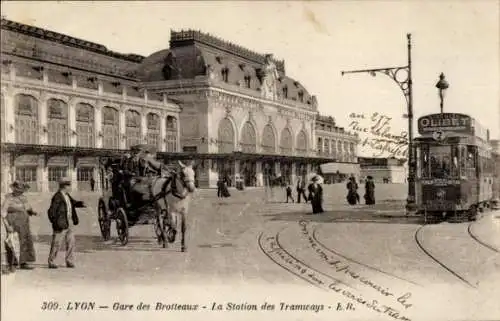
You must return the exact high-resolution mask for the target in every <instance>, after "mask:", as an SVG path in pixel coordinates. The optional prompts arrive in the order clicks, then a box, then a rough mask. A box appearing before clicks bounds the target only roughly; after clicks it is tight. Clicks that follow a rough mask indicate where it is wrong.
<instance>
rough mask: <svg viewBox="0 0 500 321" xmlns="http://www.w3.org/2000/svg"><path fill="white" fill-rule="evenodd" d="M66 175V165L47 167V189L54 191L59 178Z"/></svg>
mask: <svg viewBox="0 0 500 321" xmlns="http://www.w3.org/2000/svg"><path fill="white" fill-rule="evenodd" d="M67 175H68V167H66V166H53V167H49V190H50V191H56V190H57V189H58V188H59V180H60V179H61V178H63V177H66V176H67Z"/></svg>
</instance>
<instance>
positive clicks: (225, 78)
mask: <svg viewBox="0 0 500 321" xmlns="http://www.w3.org/2000/svg"><path fill="white" fill-rule="evenodd" d="M221 75H222V80H223V81H224V82H229V68H227V67H225V68H222V70H221Z"/></svg>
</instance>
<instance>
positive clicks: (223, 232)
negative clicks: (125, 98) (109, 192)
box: [2, 184, 500, 320]
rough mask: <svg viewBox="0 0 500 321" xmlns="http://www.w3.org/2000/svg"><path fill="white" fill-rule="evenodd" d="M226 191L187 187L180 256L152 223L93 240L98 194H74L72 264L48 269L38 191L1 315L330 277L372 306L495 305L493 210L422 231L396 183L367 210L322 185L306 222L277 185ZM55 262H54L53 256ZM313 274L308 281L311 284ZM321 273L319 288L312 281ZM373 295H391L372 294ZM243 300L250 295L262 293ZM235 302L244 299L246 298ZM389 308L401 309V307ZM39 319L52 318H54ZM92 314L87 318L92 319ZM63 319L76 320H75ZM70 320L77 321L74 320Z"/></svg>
mask: <svg viewBox="0 0 500 321" xmlns="http://www.w3.org/2000/svg"><path fill="white" fill-rule="evenodd" d="M231 192H232V197H231V198H228V199H217V198H216V196H215V191H214V190H200V191H198V192H197V194H196V195H195V198H194V199H193V205H192V207H191V210H190V215H189V219H188V232H187V233H188V243H187V244H188V251H187V252H186V253H181V252H180V251H179V245H178V244H174V245H171V246H170V247H169V248H166V249H163V248H161V246H160V245H158V244H157V242H156V239H155V237H154V230H153V226H152V225H141V226H135V227H132V228H131V229H130V241H129V244H128V245H126V246H121V245H119V244H118V243H117V242H115V241H114V237H115V236H116V231H115V229H114V224H113V229H112V240H111V241H108V242H103V241H102V239H101V236H100V231H99V226H98V222H97V213H96V212H97V209H96V204H97V199H98V196H99V195H97V194H90V193H87V194H83V193H82V194H80V195H77V194H75V197H76V198H80V199H82V200H84V201H85V203H86V204H87V206H88V207H87V208H86V209H84V210H82V211H81V212H80V218H81V223H80V225H79V226H78V227H77V229H76V231H77V232H76V233H77V260H76V263H77V267H76V269H66V268H60V269H58V270H49V269H47V266H46V260H47V256H48V251H49V244H50V237H51V230H50V227H49V224H48V220H47V218H46V209H47V208H48V204H49V202H50V199H49V196H47V197H46V196H40V195H37V196H34V195H33V196H30V199H31V201H32V202H33V204H34V207H35V208H36V209H37V210H38V212H39V213H40V216H39V217H36V218H34V219H32V231H33V234H34V235H35V239H36V250H37V264H36V269H35V270H34V271H18V272H16V274H15V275H7V276H2V286H3V287H4V291H2V293H7V295H8V297H9V299H8V300H7V301H4V302H6V304H7V306H6V309H5V310H4V311H5V312H6V313H10V312H12V311H10V310H9V308H8V306H11V303H12V304H16V303H18V304H19V300H21V301H22V300H28V301H29V302H31V303H30V304H35V307H36V305H40V304H41V302H42V300H50V299H51V298H54V299H55V298H58V299H59V300H61V298H62V297H63V296H64V293H66V291H70V292H72V293H81V295H82V298H81V299H82V300H89V298H92V300H93V301H95V300H96V298H95V297H94V296H93V294H92V293H94V295H97V296H99V295H102V296H103V297H104V298H106V300H107V301H109V300H110V298H109V295H108V296H104V294H105V293H108V294H109V293H111V292H112V293H118V296H117V297H116V300H117V301H120V302H121V301H123V300H125V299H126V298H128V297H130V298H132V297H135V296H137V291H138V290H137V289H139V288H141V289H142V288H150V287H154V288H152V289H155V290H152V292H151V293H153V292H154V291H158V289H165V290H164V293H166V295H170V296H171V294H172V293H175V294H176V297H178V298H180V300H183V301H186V300H187V299H192V300H194V298H195V297H197V296H203V295H204V294H203V293H205V292H206V291H208V292H210V291H212V290H209V289H214V288H217V289H219V291H220V295H222V294H223V293H225V292H224V291H231V290H228V289H233V290H232V291H231V292H233V291H234V290H236V289H237V291H238V292H239V293H244V292H245V291H246V289H254V288H262V289H268V290H269V291H271V292H269V296H271V293H273V296H274V295H276V294H275V292H279V291H280V289H282V288H283V289H286V288H297V289H301V290H300V291H305V292H304V293H307V291H313V292H311V293H314V294H311V295H313V296H310V297H311V298H312V297H316V296H317V295H318V294H320V293H321V292H319V293H317V292H314V291H315V290H314V288H313V287H311V286H307V285H311V284H313V283H314V282H316V284H313V285H315V287H317V288H322V287H324V286H325V285H326V284H327V283H325V282H327V281H324V280H330V281H329V282H331V280H337V281H338V282H340V283H339V284H344V285H345V286H347V287H349V288H351V289H352V290H353V291H358V293H359V295H362V296H363V297H365V298H366V299H370V298H371V299H372V300H378V302H380V303H383V302H386V301H387V300H388V298H387V297H392V296H394V297H400V296H402V295H404V294H405V293H412V298H411V301H412V303H411V304H412V305H417V304H418V302H423V303H421V304H424V305H426V306H427V305H428V304H429V302H432V301H429V298H430V296H432V297H433V300H434V303H436V304H437V302H440V303H441V304H451V303H452V302H456V300H462V301H460V302H463V303H470V304H462V306H463V308H458V309H457V311H458V312H457V313H464V315H473V316H483V317H486V318H492V317H494V316H499V314H495V315H492V314H491V313H495V312H496V313H498V310H496V311H494V310H493V306H494V305H491V306H490V305H488V303H487V302H486V301H487V299H488V298H493V297H494V295H495V294H498V288H499V287H498V281H497V280H498V279H500V278H495V275H497V276H498V272H499V271H500V265H499V258H498V250H499V249H500V242H499V240H498V239H499V235H500V224H499V222H500V220H499V218H498V215H499V214H498V213H496V214H495V213H494V212H493V213H492V212H490V213H487V214H486V215H484V217H483V218H481V219H480V220H478V221H476V222H474V223H472V224H469V223H460V224H455V223H440V224H435V225H426V226H423V227H422V225H421V224H420V223H421V222H420V220H419V219H418V218H417V217H405V215H404V212H403V208H404V201H403V198H404V195H405V188H404V187H403V186H400V185H389V184H387V185H385V184H384V185H380V186H379V187H378V189H377V193H378V194H377V201H378V203H377V205H376V206H373V207H368V206H365V205H357V206H353V207H349V206H347V205H344V203H345V202H344V197H345V195H344V186H343V185H334V186H327V187H326V188H325V193H326V197H325V198H326V201H325V210H326V212H325V213H323V214H321V215H311V214H310V212H311V209H310V206H309V205H306V204H294V203H288V204H287V203H283V201H282V199H283V198H284V195H283V194H284V192H283V191H282V190H279V191H278V190H276V191H275V195H274V199H273V200H274V201H273V202H266V201H265V199H266V197H265V194H264V191H263V190H261V189H248V190H246V191H243V192H240V191H236V190H233V191H231ZM285 256H286V258H285ZM59 263H60V264H61V265H63V263H64V261H63V255H62V254H61V255H60V258H59ZM299 266H300V268H299ZM295 268H297V270H294V269H295ZM299 269H302V270H308V269H310V270H311V271H314V272H312V273H313V274H314V275H315V277H313V276H311V277H309V276H306V277H304V275H305V274H308V273H305V274H304V272H300V271H299ZM297 271H299V272H297ZM309 274H311V273H309ZM311 275H312V274H311ZM354 275H358V276H357V277H355V276H354ZM315 278H318V279H317V280H316V281H314V279H315ZM321 278H324V280H323V281H321V282H323V283H321V282H320V281H318V280H320V279H321ZM362 279H363V280H370V281H369V282H370V284H372V285H371V287H370V286H367V285H366V284H367V282H368V281H366V282H365V284H361V283H360V282H359V281H358V280H362ZM495 282H496V283H495ZM308 283H309V284H308ZM375 284H378V286H379V287H377V286H375ZM495 284H497V287H495ZM103 286H104V287H103ZM190 286H191V287H192V286H196V288H197V290H196V291H195V292H193V291H192V290H190V292H189V293H191V294H189V295H187V296H186V295H184V294H182V295H181V294H179V293H185V292H182V291H180V290H174V289H180V288H185V287H190ZM35 288H36V289H39V290H38V291H39V293H41V291H45V293H46V296H47V297H46V299H43V298H40V296H39V295H38V297H37V299H31V298H30V299H28V298H29V294H30V293H31V292H32V291H34V289H35ZM56 289H57V290H56ZM89 289H93V290H89ZM377 289H378V290H377ZM424 289H425V291H424ZM427 289H429V290H430V289H432V291H427ZM439 289H441V290H442V291H440V290H439ZM443 289H444V290H443ZM323 290H325V288H323ZM326 290H328V289H326ZM93 291H96V292H93ZM179 291H180V292H179ZM266 291H267V290H266ZM384 291H386V292H390V293H393V295H391V296H388V295H385V298H384V295H383V292H384ZM97 292H99V294H97ZM142 292H143V291H142V290H141V295H142ZM251 293H253V294H254V295H257V297H258V294H259V293H262V292H255V291H253V290H252V291H251ZM381 293H382V295H381ZM431 293H432V294H431ZM205 294H206V293H205ZM478 294H480V295H478ZM241 295H242V297H243V294H241ZM457 295H458V296H457ZM211 296H212V297H213V299H214V300H215V299H216V297H217V295H214V294H213V293H212V294H211ZM332 296H333V297H335V300H344V299H345V298H342V297H341V296H340V294H334V293H332V294H330V297H332ZM337 296H338V297H337ZM434 296H435V298H434ZM72 297H74V295H72ZM244 297H245V300H247V301H248V300H249V299H248V295H247V296H244ZM317 297H318V298H321V295H319V296H317ZM85 298H86V299H85ZM3 299H5V298H3ZM393 299H394V298H393ZM33 300H35V301H33ZM111 300H112V301H113V300H114V299H111ZM259 300H263V298H262V297H261V298H260V299H259ZM443 300H444V301H443ZM28 301H26V302H28ZM393 301H394V300H393ZM408 301H410V299H408ZM342 302H343V301H342ZM394 302H395V301H394ZM394 302H392V303H394ZM109 304H112V302H109ZM207 304H208V303H207ZM387 304H390V303H389V302H387ZM396 305H397V307H398V308H401V307H402V304H401V302H399V303H396ZM29 306H30V309H31V308H32V306H31V305H29ZM358 310H362V307H361V306H360V307H359V309H358ZM403 310H405V309H403ZM406 310H407V311H406V312H409V313H410V312H411V313H414V314H413V316H415V313H417V312H416V311H413V312H412V311H411V308H409V307H408V308H407V309H406ZM418 311H420V312H422V311H425V309H420V310H418ZM75 313H76V312H75ZM411 313H410V314H411ZM465 313H467V314H465ZM470 313H472V314H470ZM481 313H485V314H481ZM45 315H47V317H49V316H50V318H51V320H57V315H53V314H50V313H49V314H45ZM103 315H104V314H99V318H100V317H101V316H103ZM74 316H75V320H76V319H77V316H78V314H74ZM80 316H81V317H82V318H83V314H82V315H80ZM284 316H285V315H284ZM54 317H55V318H54ZM381 317H382V319H384V318H383V316H381ZM193 318H194V314H193ZM370 318H371V319H372V317H370ZM183 319H184V318H183ZM243 319H244V318H243ZM243 319H241V320H243ZM386 319H387V316H386ZM78 320H79V319H78ZM127 320H129V315H127ZM134 320H135V319H134ZM189 320H191V319H189ZM238 320H240V319H238ZM245 320H246V319H245ZM249 320H251V318H250V319H249ZM297 320H299V319H297Z"/></svg>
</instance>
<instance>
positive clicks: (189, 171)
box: [179, 161, 196, 193]
mask: <svg viewBox="0 0 500 321" xmlns="http://www.w3.org/2000/svg"><path fill="white" fill-rule="evenodd" d="M179 165H180V167H181V173H182V180H183V181H184V184H185V185H186V188H187V190H188V191H189V192H190V193H193V192H194V191H195V190H196V186H195V172H194V169H193V164H192V163H190V164H188V165H185V164H184V163H183V162H181V161H179Z"/></svg>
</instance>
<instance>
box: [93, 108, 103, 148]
mask: <svg viewBox="0 0 500 321" xmlns="http://www.w3.org/2000/svg"><path fill="white" fill-rule="evenodd" d="M94 128H95V130H94V135H95V147H96V148H102V134H103V133H102V106H96V107H95V114H94Z"/></svg>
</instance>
